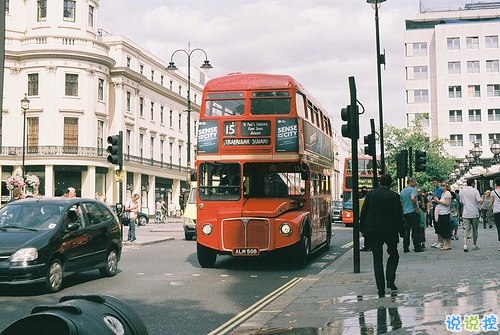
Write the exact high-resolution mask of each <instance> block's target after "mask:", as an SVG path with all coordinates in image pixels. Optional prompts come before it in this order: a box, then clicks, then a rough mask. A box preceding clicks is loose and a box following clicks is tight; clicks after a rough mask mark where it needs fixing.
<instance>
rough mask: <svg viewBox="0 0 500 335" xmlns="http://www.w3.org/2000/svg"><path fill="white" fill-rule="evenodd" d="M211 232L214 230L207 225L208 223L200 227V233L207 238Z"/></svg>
mask: <svg viewBox="0 0 500 335" xmlns="http://www.w3.org/2000/svg"><path fill="white" fill-rule="evenodd" d="M213 230H214V227H212V225H211V224H209V223H207V224H204V225H203V227H201V232H202V233H203V235H205V236H208V235H210V234H212V231H213Z"/></svg>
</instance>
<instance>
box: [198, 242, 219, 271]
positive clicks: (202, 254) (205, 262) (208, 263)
mask: <svg viewBox="0 0 500 335" xmlns="http://www.w3.org/2000/svg"><path fill="white" fill-rule="evenodd" d="M196 249H197V254H198V262H199V263H200V265H201V267H203V268H213V267H214V265H215V259H216V258H217V252H216V251H215V250H213V249H210V248H207V247H205V246H204V245H201V244H200V243H196Z"/></svg>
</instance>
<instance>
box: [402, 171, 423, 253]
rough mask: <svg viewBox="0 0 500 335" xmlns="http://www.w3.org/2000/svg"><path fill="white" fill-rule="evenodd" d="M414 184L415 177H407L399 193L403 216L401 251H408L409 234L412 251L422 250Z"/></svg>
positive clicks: (418, 209) (418, 210) (415, 182)
mask: <svg viewBox="0 0 500 335" xmlns="http://www.w3.org/2000/svg"><path fill="white" fill-rule="evenodd" d="M416 184H417V180H416V179H415V178H413V177H410V178H408V181H407V186H406V187H405V188H404V189H403V190H402V191H401V193H400V195H399V197H400V199H401V203H402V204H403V218H404V235H403V252H410V234H411V240H412V241H413V251H415V252H422V251H423V249H422V245H421V242H420V235H421V233H420V208H419V206H418V201H417V189H416V187H415V185H416Z"/></svg>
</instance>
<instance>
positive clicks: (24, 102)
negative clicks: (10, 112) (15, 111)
mask: <svg viewBox="0 0 500 335" xmlns="http://www.w3.org/2000/svg"><path fill="white" fill-rule="evenodd" d="M29 108H30V101H29V100H28V96H27V94H26V93H24V98H23V99H22V100H21V109H22V110H23V178H24V176H25V171H26V165H25V158H26V111H27V110H28V109H29Z"/></svg>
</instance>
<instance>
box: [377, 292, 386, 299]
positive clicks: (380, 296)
mask: <svg viewBox="0 0 500 335" xmlns="http://www.w3.org/2000/svg"><path fill="white" fill-rule="evenodd" d="M378 297H379V298H383V297H385V291H384V290H379V291H378Z"/></svg>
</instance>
